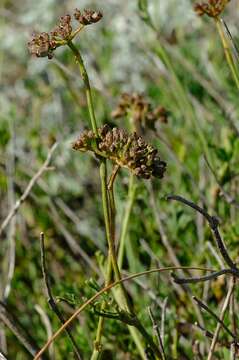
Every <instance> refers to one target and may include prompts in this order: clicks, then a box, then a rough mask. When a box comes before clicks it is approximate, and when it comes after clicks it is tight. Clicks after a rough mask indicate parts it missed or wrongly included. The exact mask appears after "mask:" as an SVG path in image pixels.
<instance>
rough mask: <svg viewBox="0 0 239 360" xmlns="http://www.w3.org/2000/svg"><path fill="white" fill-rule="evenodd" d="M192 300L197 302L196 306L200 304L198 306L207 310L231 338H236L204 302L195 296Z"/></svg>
mask: <svg viewBox="0 0 239 360" xmlns="http://www.w3.org/2000/svg"><path fill="white" fill-rule="evenodd" d="M230 296H231V295H230ZM193 300H194V301H195V302H196V303H197V305H198V306H200V308H202V309H204V310H205V311H207V312H208V313H209V314H210V315H211V316H212V317H213V318H214V319H215V320H216V321H217V322H218V324H220V326H221V327H223V329H224V330H225V331H226V332H227V333H228V334H229V335H230V336H231V337H232V338H233V340H236V338H235V335H234V334H233V332H231V330H230V329H229V328H228V327H227V326H226V325H225V324H224V322H223V321H222V320H221V319H220V318H219V317H218V316H217V315H216V314H215V313H214V312H213V311H212V310H211V309H210V308H209V307H208V306H207V305H206V304H205V303H204V302H202V301H201V300H200V299H198V298H197V297H196V296H193Z"/></svg>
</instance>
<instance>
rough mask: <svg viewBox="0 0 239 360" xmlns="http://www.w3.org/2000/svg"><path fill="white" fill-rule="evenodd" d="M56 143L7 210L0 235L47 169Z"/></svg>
mask: <svg viewBox="0 0 239 360" xmlns="http://www.w3.org/2000/svg"><path fill="white" fill-rule="evenodd" d="M57 145H58V144H57V143H55V144H54V145H53V146H52V147H51V149H50V151H49V153H48V155H47V158H46V160H45V162H44V164H43V165H42V166H41V167H40V169H39V170H38V171H37V172H36V174H35V175H34V176H33V177H32V178H31V180H30V181H29V183H28V185H27V187H26V189H25V191H24V193H23V194H22V195H21V197H20V199H19V200H17V202H16V203H15V205H14V206H13V208H12V209H11V211H10V212H9V214H8V215H7V217H6V218H5V220H4V221H3V222H2V224H1V226H0V236H1V235H2V233H3V231H4V230H5V228H6V227H7V225H8V224H9V223H10V221H11V220H12V218H13V217H14V216H15V214H16V213H17V211H18V210H19V208H20V206H21V204H22V203H23V202H24V201H25V200H26V198H27V197H28V195H29V194H30V192H31V190H32V188H33V186H34V185H35V183H36V182H37V180H38V179H39V178H40V177H41V176H42V174H43V173H44V172H45V171H47V170H48V165H49V163H50V161H51V158H52V155H53V153H54V151H55V150H56V148H57Z"/></svg>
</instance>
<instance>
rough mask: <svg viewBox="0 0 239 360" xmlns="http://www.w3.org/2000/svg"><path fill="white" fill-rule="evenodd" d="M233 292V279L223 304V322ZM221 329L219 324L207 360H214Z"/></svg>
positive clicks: (221, 315)
mask: <svg viewBox="0 0 239 360" xmlns="http://www.w3.org/2000/svg"><path fill="white" fill-rule="evenodd" d="M233 291H234V279H233V278H232V279H231V282H230V285H229V290H228V292H227V296H226V298H225V301H224V303H223V306H222V310H221V314H220V317H219V318H220V320H221V321H223V320H224V316H225V313H226V310H227V308H228V306H229V303H230V300H231V296H232V294H233ZM221 327H222V325H221V324H220V323H218V324H217V327H216V331H215V333H214V336H213V339H212V343H211V346H210V349H209V353H208V357H207V360H212V359H213V354H214V351H215V348H216V344H217V341H218V337H219V332H220V330H221Z"/></svg>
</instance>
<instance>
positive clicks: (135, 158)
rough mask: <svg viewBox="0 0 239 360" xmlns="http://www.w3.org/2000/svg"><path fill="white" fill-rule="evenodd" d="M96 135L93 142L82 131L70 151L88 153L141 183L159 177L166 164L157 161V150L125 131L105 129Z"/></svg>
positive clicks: (139, 137) (102, 128)
mask: <svg viewBox="0 0 239 360" xmlns="http://www.w3.org/2000/svg"><path fill="white" fill-rule="evenodd" d="M98 132H99V137H98V138H97V136H96V135H95V134H94V133H93V132H92V131H84V132H83V133H82V134H81V136H80V137H79V138H78V139H77V140H76V141H75V143H74V144H73V146H72V147H73V149H74V150H80V151H83V152H85V151H92V152H94V153H95V154H97V155H99V156H102V157H105V158H108V159H110V160H112V161H113V162H115V163H116V164H117V165H119V166H121V167H125V168H127V169H129V170H130V171H132V172H133V173H134V174H135V175H136V176H139V177H141V178H144V179H150V178H152V177H157V178H162V177H163V175H164V172H165V170H166V163H165V162H164V161H161V160H160V157H159V155H158V150H157V149H154V148H153V147H152V146H151V145H148V144H147V143H146V142H145V141H144V140H143V138H142V137H141V136H138V135H137V134H136V133H133V134H131V135H128V134H127V132H126V131H125V130H123V129H119V128H113V129H111V128H110V127H109V126H108V125H104V126H103V127H101V128H99V130H98Z"/></svg>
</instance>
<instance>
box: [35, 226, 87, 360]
mask: <svg viewBox="0 0 239 360" xmlns="http://www.w3.org/2000/svg"><path fill="white" fill-rule="evenodd" d="M40 245H41V266H42V274H43V279H44V283H45V287H46V292H47V296H48V303H49V305H50V307H51V309H52V311H53V312H54V313H55V314H56V316H57V317H58V319H59V320H60V322H61V323H62V324H64V322H65V318H64V315H63V314H62V313H61V311H60V309H59V307H58V306H57V304H56V302H55V299H54V296H53V294H52V291H51V285H50V280H49V276H48V269H47V265H46V255H45V237H44V233H41V234H40ZM65 330H66V333H67V335H68V337H69V339H70V341H71V343H72V346H73V349H74V353H75V356H76V359H78V360H81V359H82V356H81V353H80V349H79V348H78V345H77V343H76V341H75V339H74V337H73V335H72V333H71V331H70V329H69V328H68V329H65Z"/></svg>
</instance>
